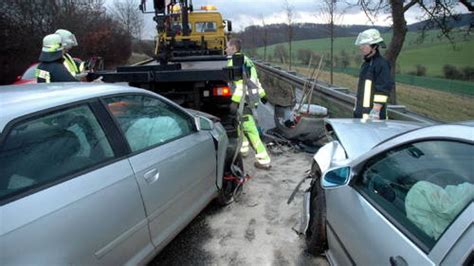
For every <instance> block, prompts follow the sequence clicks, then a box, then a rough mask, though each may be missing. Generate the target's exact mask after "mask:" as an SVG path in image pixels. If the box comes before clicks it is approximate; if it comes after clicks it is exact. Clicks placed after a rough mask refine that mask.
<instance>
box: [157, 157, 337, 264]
mask: <svg viewBox="0 0 474 266" xmlns="http://www.w3.org/2000/svg"><path fill="white" fill-rule="evenodd" d="M253 162H254V160H253V154H251V156H249V157H248V158H246V159H245V160H244V163H245V167H246V171H247V172H248V174H250V175H251V176H252V179H250V180H249V181H248V182H247V183H246V184H245V186H244V190H243V193H242V196H241V198H240V200H239V201H237V202H234V203H232V204H231V205H229V206H226V207H219V206H217V204H213V203H211V204H210V205H209V206H208V207H207V208H206V209H205V210H204V211H203V212H202V213H201V214H199V215H198V216H197V217H196V218H195V219H194V220H193V221H192V222H191V224H190V225H189V226H188V227H186V229H185V230H183V231H182V232H181V233H180V234H179V235H178V236H177V237H176V238H175V239H174V240H173V241H172V242H171V243H170V244H169V245H168V246H167V247H166V248H165V249H164V250H163V251H162V252H161V253H160V254H159V255H158V256H157V257H156V258H155V259H154V260H153V261H152V262H151V263H150V265H328V263H327V261H326V259H325V258H324V257H318V258H315V257H312V256H311V255H309V254H307V253H306V252H305V243H304V238H302V237H300V236H299V235H298V234H297V233H296V232H295V230H294V229H293V228H295V229H296V228H298V226H299V218H300V213H301V208H302V203H301V201H302V195H303V193H302V190H301V191H300V192H299V193H298V194H297V196H296V197H295V200H294V201H293V202H292V203H291V204H290V205H288V204H287V203H286V201H287V200H288V197H289V196H290V194H291V192H292V191H293V189H294V188H295V186H296V184H297V183H298V181H299V180H300V179H301V178H302V177H303V176H304V175H305V174H306V171H307V170H308V169H309V167H310V162H311V155H310V154H307V153H294V152H292V151H287V152H285V153H283V154H281V155H278V156H276V155H273V156H272V165H273V167H272V169H270V170H269V171H264V170H259V169H256V168H255V167H254V166H253ZM306 183H309V182H306ZM306 185H307V184H306Z"/></svg>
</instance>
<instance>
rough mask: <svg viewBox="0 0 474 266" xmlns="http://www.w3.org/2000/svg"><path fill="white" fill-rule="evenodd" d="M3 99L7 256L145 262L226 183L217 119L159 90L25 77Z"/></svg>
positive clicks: (1, 249) (1, 247)
mask: <svg viewBox="0 0 474 266" xmlns="http://www.w3.org/2000/svg"><path fill="white" fill-rule="evenodd" d="M0 99H1V102H0V201H1V206H0V230H1V231H0V235H1V236H0V264H1V265H29V264H36V263H40V264H45V265H53V264H54V265H67V264H78V265H91V264H107V265H119V264H129V265H136V264H143V263H145V262H147V261H148V260H150V259H151V258H153V256H154V255H155V254H156V253H158V252H159V251H160V250H161V249H162V248H163V247H164V246H165V245H166V244H167V243H168V242H169V241H170V240H171V239H172V238H173V237H174V236H175V235H176V234H177V233H178V232H179V231H180V230H181V229H183V228H184V227H185V226H186V225H187V224H188V223H189V222H190V221H191V220H192V219H193V218H194V217H195V216H196V215H197V214H198V213H199V212H201V210H202V209H203V208H204V207H205V206H206V205H207V204H208V203H209V202H210V201H211V200H212V199H214V198H216V197H217V196H218V193H219V191H220V190H219V189H220V188H221V187H222V183H223V181H222V180H223V179H222V178H223V171H224V160H225V152H226V148H227V145H228V139H227V136H226V133H225V130H224V128H223V127H222V125H221V124H220V123H218V122H215V121H212V120H211V119H210V118H206V117H204V116H203V115H202V114H199V115H196V114H193V113H190V112H189V111H187V110H185V109H183V108H181V107H179V106H177V105H176V104H174V103H172V102H170V101H168V100H166V99H165V98H163V97H161V96H159V95H157V94H154V93H152V92H149V91H145V90H141V89H135V88H131V87H125V86H116V85H91V84H82V85H81V84H51V85H25V86H5V87H1V88H0ZM211 118H212V117H211Z"/></svg>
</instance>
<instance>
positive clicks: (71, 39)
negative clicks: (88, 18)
mask: <svg viewBox="0 0 474 266" xmlns="http://www.w3.org/2000/svg"><path fill="white" fill-rule="evenodd" d="M55 34H58V35H59V36H61V41H62V43H63V46H64V48H66V49H71V48H72V47H74V46H77V40H76V36H74V34H73V33H72V32H70V31H68V30H63V29H59V30H57V31H56V32H55Z"/></svg>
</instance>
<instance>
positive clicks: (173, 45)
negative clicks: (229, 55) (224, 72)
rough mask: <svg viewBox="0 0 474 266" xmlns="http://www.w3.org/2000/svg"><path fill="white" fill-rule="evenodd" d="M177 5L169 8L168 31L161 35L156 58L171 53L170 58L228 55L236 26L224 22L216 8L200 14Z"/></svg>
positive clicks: (205, 7) (204, 8) (212, 7)
mask: <svg viewBox="0 0 474 266" xmlns="http://www.w3.org/2000/svg"><path fill="white" fill-rule="evenodd" d="M185 8H187V10H188V11H189V13H188V12H183V11H182V10H181V5H180V4H179V3H176V4H174V5H171V6H169V7H168V12H169V13H168V16H167V17H166V18H165V22H164V30H163V31H161V32H160V31H158V36H157V40H156V49H155V54H156V55H160V54H163V53H167V52H168V53H169V55H167V56H168V57H179V56H193V55H224V53H225V45H226V42H227V38H228V35H229V32H230V31H232V24H231V22H230V21H228V20H224V19H223V18H222V15H221V13H219V12H217V8H216V7H215V6H210V5H207V6H202V7H201V8H200V9H199V10H194V9H193V8H192V7H185Z"/></svg>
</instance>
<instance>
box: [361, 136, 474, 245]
mask: <svg viewBox="0 0 474 266" xmlns="http://www.w3.org/2000/svg"><path fill="white" fill-rule="evenodd" d="M473 161H474V145H471V144H466V143H461V142H454V141H423V142H419V143H413V144H409V145H404V146H402V147H398V148H396V149H393V150H390V151H388V152H385V153H383V154H381V155H379V156H376V157H375V158H373V159H371V160H369V162H368V163H367V165H366V166H365V167H364V170H363V171H362V173H361V174H360V175H359V177H358V178H357V180H356V182H355V187H356V188H360V190H361V191H363V192H364V193H363V194H365V195H366V196H368V197H369V198H370V199H372V200H373V201H374V202H375V203H376V205H377V206H376V207H378V208H381V210H382V212H383V213H386V214H388V216H389V217H388V218H389V219H392V221H393V222H394V224H398V225H400V227H401V229H402V231H404V232H407V235H408V237H410V238H412V240H413V239H414V240H416V241H417V243H422V245H424V246H425V247H426V248H427V249H428V250H429V249H431V248H432V247H433V246H434V244H435V243H436V241H437V240H438V239H439V238H440V236H441V235H442V234H443V232H444V231H446V229H447V228H448V227H449V225H450V224H451V223H452V222H453V221H454V220H455V218H456V217H457V216H458V215H459V214H460V213H461V212H462V211H463V210H464V208H465V207H466V206H467V205H468V204H469V203H470V202H471V201H472V200H473V199H474V185H473V183H474V177H473V175H474V164H473V163H472V162H473Z"/></svg>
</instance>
